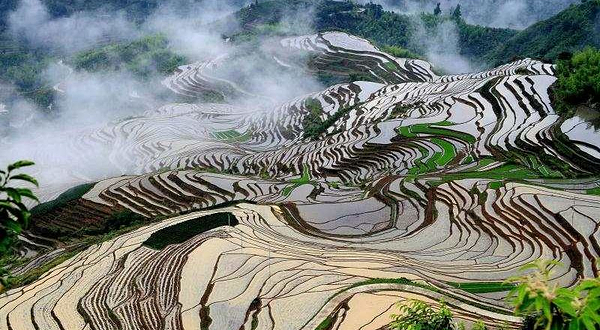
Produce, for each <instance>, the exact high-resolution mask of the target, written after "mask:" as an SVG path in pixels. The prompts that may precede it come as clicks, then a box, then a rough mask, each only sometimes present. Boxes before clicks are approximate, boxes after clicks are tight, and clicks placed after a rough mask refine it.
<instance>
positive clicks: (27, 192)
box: [17, 188, 39, 202]
mask: <svg viewBox="0 0 600 330" xmlns="http://www.w3.org/2000/svg"><path fill="white" fill-rule="evenodd" d="M17 191H18V192H19V194H20V195H21V196H23V197H28V198H31V199H33V200H35V201H37V202H39V200H38V198H37V197H35V195H34V194H33V192H31V190H30V189H26V188H17Z"/></svg>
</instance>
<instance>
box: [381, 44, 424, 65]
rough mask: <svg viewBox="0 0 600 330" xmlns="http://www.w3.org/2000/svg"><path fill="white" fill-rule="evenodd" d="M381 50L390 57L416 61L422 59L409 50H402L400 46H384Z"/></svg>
mask: <svg viewBox="0 0 600 330" xmlns="http://www.w3.org/2000/svg"><path fill="white" fill-rule="evenodd" d="M381 50H382V51H384V52H386V53H388V54H390V55H393V56H396V57H400V58H416V59H418V58H421V57H420V56H419V55H417V54H415V53H413V52H411V51H410V50H408V49H405V48H402V47H400V46H382V47H381ZM388 63H391V62H388Z"/></svg>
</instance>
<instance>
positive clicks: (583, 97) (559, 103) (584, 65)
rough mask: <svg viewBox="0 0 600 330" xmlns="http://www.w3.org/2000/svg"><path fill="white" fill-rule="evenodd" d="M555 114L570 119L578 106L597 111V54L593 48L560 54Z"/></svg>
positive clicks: (599, 57)
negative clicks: (556, 112)
mask: <svg viewBox="0 0 600 330" xmlns="http://www.w3.org/2000/svg"><path fill="white" fill-rule="evenodd" d="M556 77H557V78H558V80H557V82H556V86H555V90H554V101H555V103H556V110H557V111H558V112H560V113H563V114H566V115H572V114H573V113H574V112H575V109H576V108H577V107H579V106H581V105H583V106H585V107H587V108H590V109H592V110H595V111H600V51H599V50H597V49H594V48H586V49H585V50H583V51H581V52H578V53H575V54H574V55H573V56H572V57H570V56H569V54H568V53H562V54H561V55H560V60H559V62H558V65H557V67H556Z"/></svg>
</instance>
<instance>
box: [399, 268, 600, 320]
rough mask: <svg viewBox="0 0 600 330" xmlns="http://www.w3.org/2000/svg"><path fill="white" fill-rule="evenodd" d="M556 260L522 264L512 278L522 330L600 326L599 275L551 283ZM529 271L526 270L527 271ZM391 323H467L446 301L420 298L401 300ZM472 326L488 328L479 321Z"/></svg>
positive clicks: (512, 293)
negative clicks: (571, 282)
mask: <svg viewBox="0 0 600 330" xmlns="http://www.w3.org/2000/svg"><path fill="white" fill-rule="evenodd" d="M558 265H559V263H558V262H555V261H543V260H537V261H535V262H532V263H530V264H527V265H525V266H523V267H522V268H521V271H522V272H524V274H523V275H521V276H516V277H512V278H509V279H508V280H507V281H506V283H505V284H504V285H509V286H511V287H512V289H511V291H510V293H509V295H508V297H507V300H508V301H509V302H510V304H511V305H512V306H513V307H514V314H515V315H516V316H520V317H522V318H523V324H522V327H521V329H522V330H597V329H599V328H600V278H595V279H584V280H582V281H581V282H579V283H578V284H577V285H575V286H574V287H572V288H562V287H559V286H558V284H556V283H550V280H551V278H552V270H553V268H554V267H556V266H558ZM525 272H526V273H525ZM397 306H398V309H399V312H400V313H399V314H393V315H392V316H391V317H392V322H391V323H390V327H391V328H392V329H395V330H407V329H408V330H454V329H464V328H465V325H464V324H461V323H456V322H454V321H453V315H452V312H451V311H450V310H449V308H448V307H447V306H446V304H445V303H444V302H443V301H440V306H439V307H437V308H435V309H434V308H432V307H431V306H429V305H428V304H426V303H424V302H422V301H419V300H410V301H408V302H399V303H398V304H397ZM472 329H477V330H483V329H487V327H486V326H485V325H484V323H483V322H481V321H480V322H477V323H476V324H475V325H474V326H473V327H472Z"/></svg>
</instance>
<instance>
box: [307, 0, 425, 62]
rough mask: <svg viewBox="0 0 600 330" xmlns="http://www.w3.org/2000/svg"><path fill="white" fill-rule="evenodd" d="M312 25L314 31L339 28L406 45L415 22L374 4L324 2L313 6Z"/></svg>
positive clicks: (389, 43)
mask: <svg viewBox="0 0 600 330" xmlns="http://www.w3.org/2000/svg"><path fill="white" fill-rule="evenodd" d="M315 27H316V29H317V30H318V31H330V30H341V31H345V32H348V33H351V34H354V35H357V36H359V37H363V38H367V39H370V40H372V41H374V42H375V43H376V44H378V45H393V46H401V47H404V48H408V49H409V50H411V51H416V49H414V48H410V47H409V46H410V44H411V36H412V34H413V33H414V31H415V25H414V23H413V21H412V20H411V18H410V17H409V16H406V15H398V14H395V13H392V12H387V11H384V10H383V9H382V7H381V6H380V5H377V4H372V3H369V4H366V5H364V6H361V5H358V4H354V3H351V2H341V1H340V2H336V1H325V2H322V3H320V4H319V5H318V6H317V10H316V17H315Z"/></svg>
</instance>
